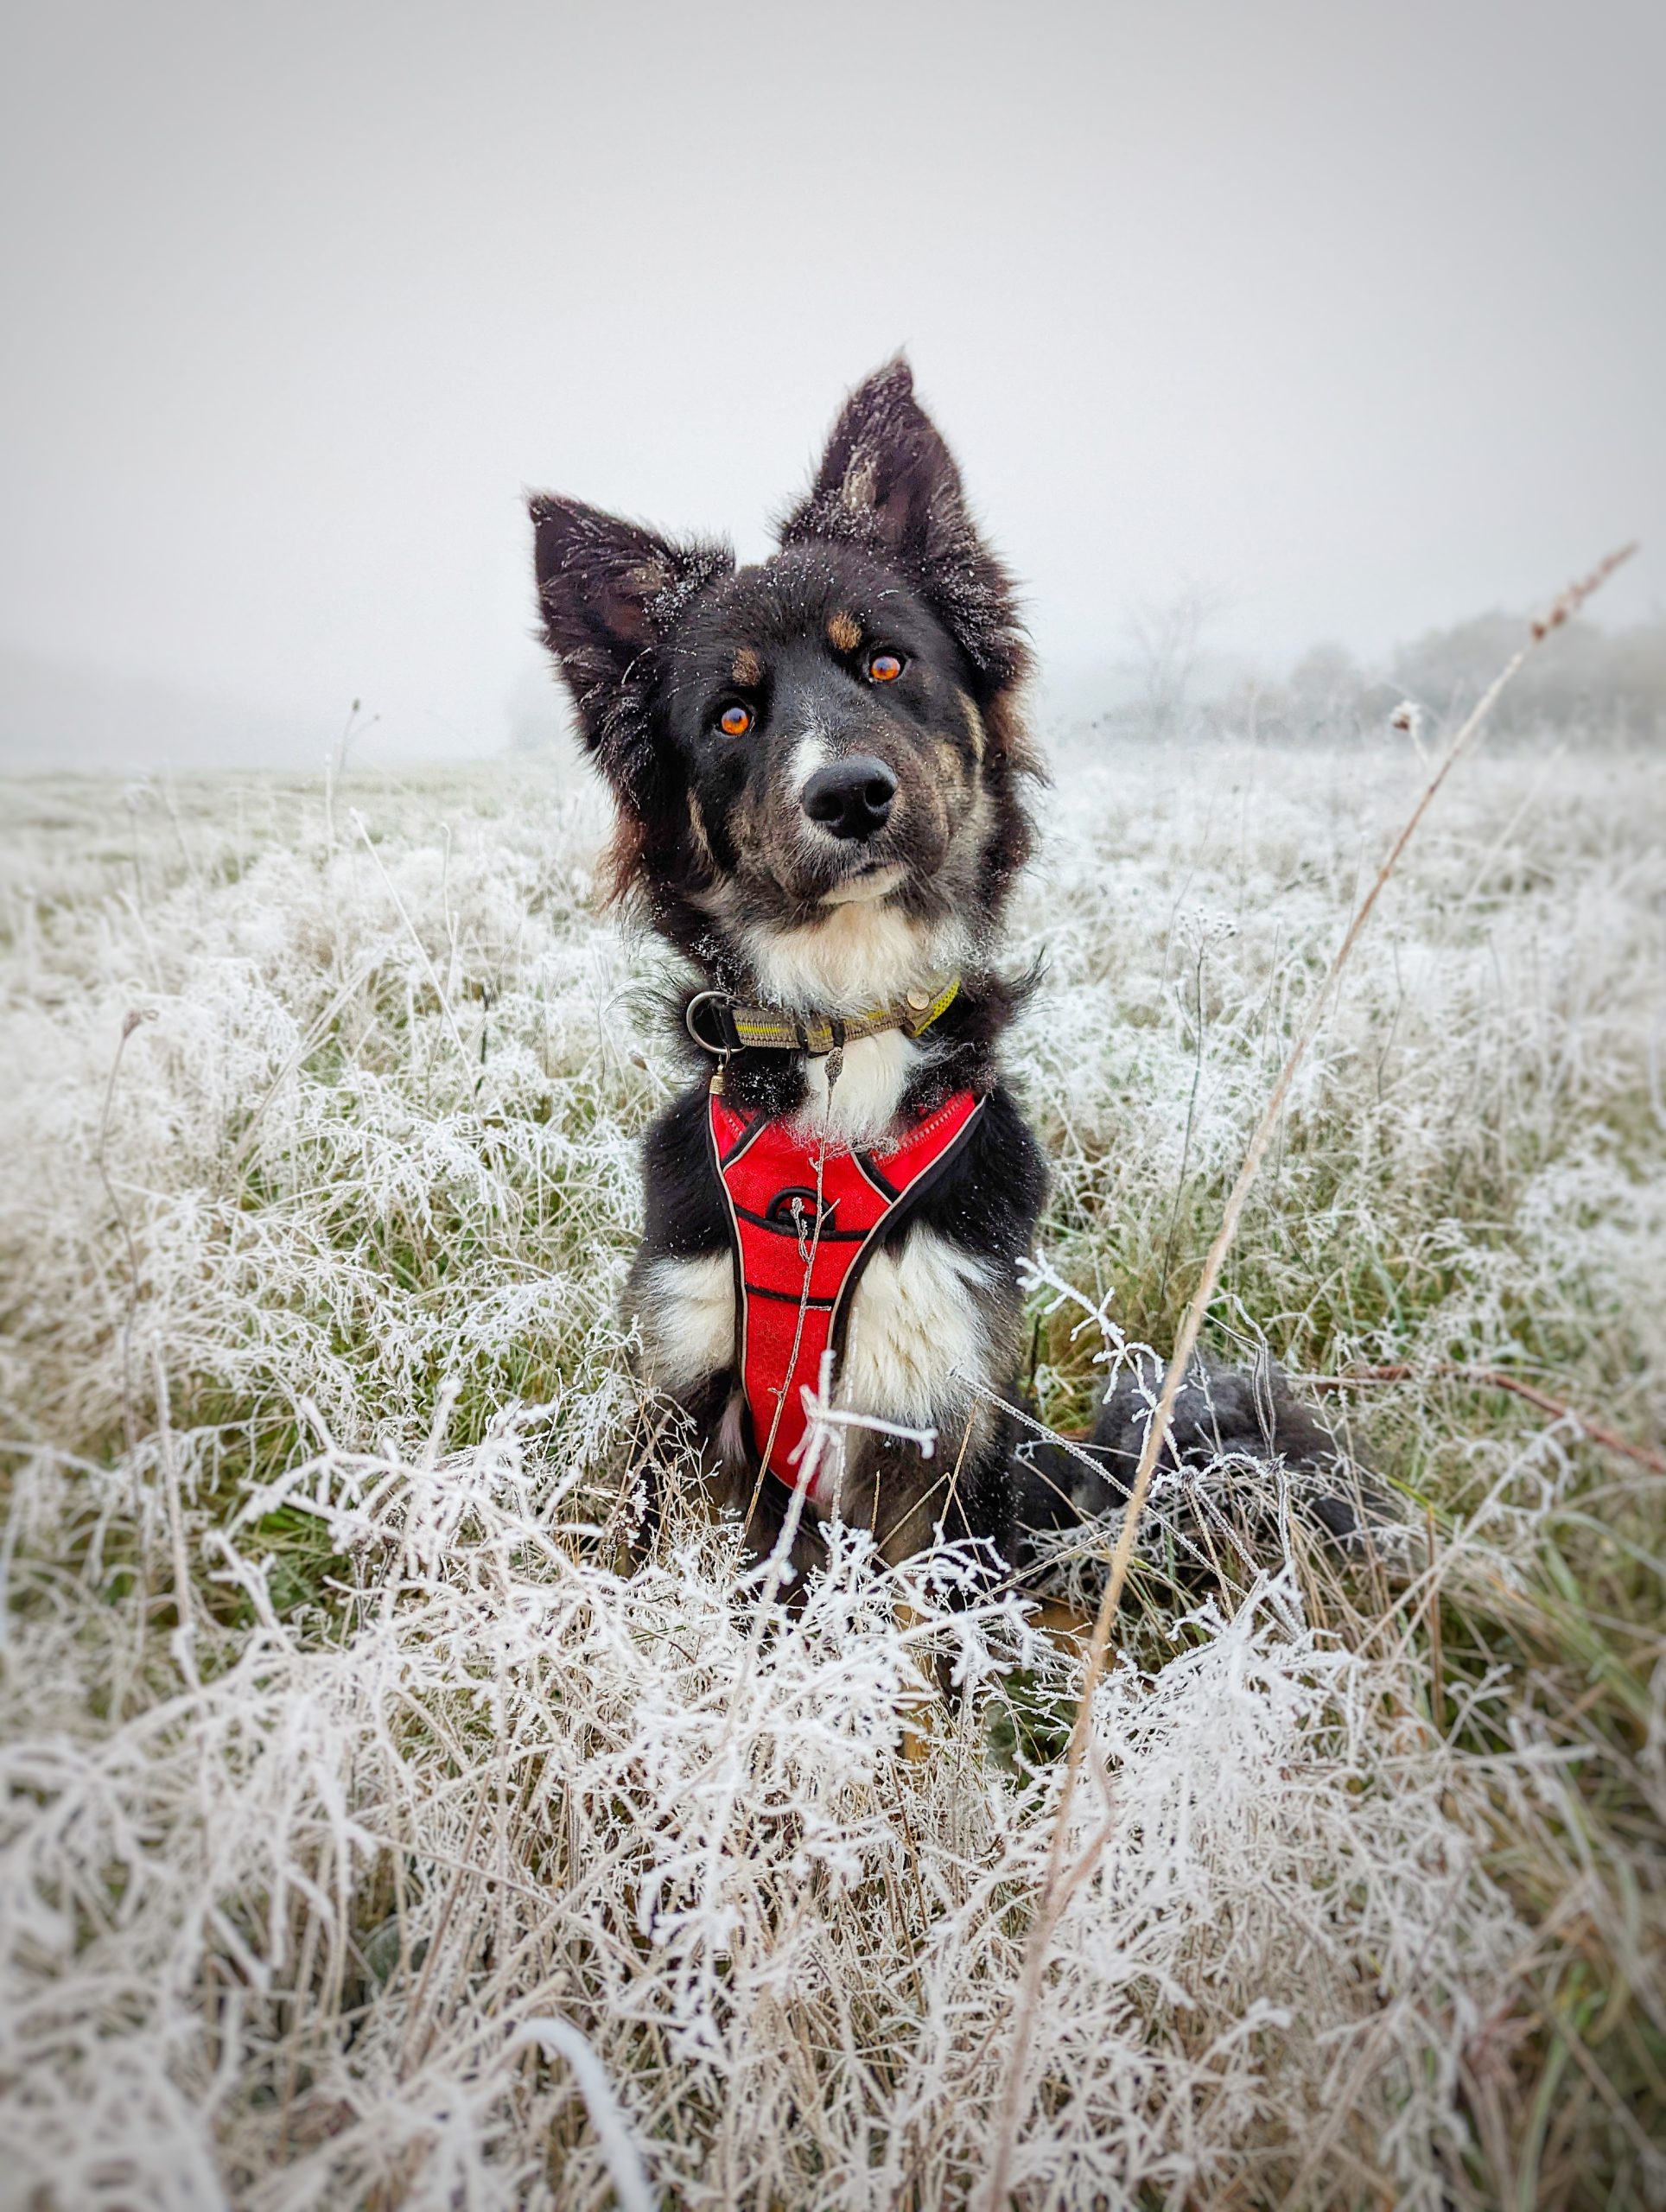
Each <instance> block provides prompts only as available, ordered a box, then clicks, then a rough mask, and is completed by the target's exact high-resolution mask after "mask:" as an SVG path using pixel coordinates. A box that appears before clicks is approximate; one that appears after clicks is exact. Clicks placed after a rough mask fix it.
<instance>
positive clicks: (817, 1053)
mask: <svg viewBox="0 0 1666 2212" xmlns="http://www.w3.org/2000/svg"><path fill="white" fill-rule="evenodd" d="M959 988H960V978H959V976H951V977H950V978H949V980H948V981H947V982H944V983H937V984H932V985H928V986H927V987H926V988H925V989H923V990H914V991H909V992H907V993H906V994H905V995H904V996H903V997H901V998H900V999H897V1000H894V1001H893V1002H892V1004H890V1005H889V1006H881V1007H873V1008H872V1009H870V1011H869V1012H868V1013H866V1014H789V1013H787V1012H786V1011H785V1009H784V1008H783V1007H776V1006H745V1005H742V1004H741V1001H739V1000H737V999H735V998H734V996H732V995H731V994H730V993H729V992H728V991H696V993H695V995H694V996H693V997H692V998H691V999H690V1001H689V1002H688V1004H687V1006H686V1007H684V1009H683V1020H684V1026H685V1027H686V1028H687V1030H688V1033H689V1034H690V1037H692V1038H693V1039H694V1041H695V1043H696V1045H698V1046H699V1047H700V1049H701V1051H702V1052H709V1053H710V1054H711V1055H712V1057H713V1058H714V1059H715V1060H718V1061H719V1062H722V1061H723V1060H726V1059H728V1056H729V1054H730V1053H731V1052H753V1051H754V1050H757V1051H762V1052H804V1053H806V1054H808V1056H809V1057H810V1058H812V1059H817V1058H822V1057H823V1056H824V1055H826V1054H827V1053H830V1052H838V1051H840V1050H842V1048H843V1046H846V1045H854V1044H855V1042H856V1040H857V1039H859V1038H862V1037H877V1036H879V1035H881V1033H882V1032H884V1031H885V1030H887V1029H900V1030H901V1031H902V1032H903V1033H904V1035H905V1036H908V1037H920V1036H923V1035H924V1034H925V1032H926V1030H928V1029H929V1028H930V1027H931V1026H932V1023H933V1022H934V1021H935V1020H937V1019H938V1016H939V1015H940V1014H945V1013H946V1012H947V1011H948V1009H949V1007H951V1005H952V1004H953V1003H954V1000H955V995H956V994H957V992H958V990H959Z"/></svg>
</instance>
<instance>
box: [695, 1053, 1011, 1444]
mask: <svg viewBox="0 0 1666 2212" xmlns="http://www.w3.org/2000/svg"><path fill="white" fill-rule="evenodd" d="M982 1110H983V1102H982V1099H981V1098H975V1097H974V1096H972V1094H971V1092H970V1090H957V1091H956V1093H955V1094H954V1096H953V1097H952V1098H951V1099H949V1100H948V1101H947V1103H945V1104H944V1105H942V1106H939V1107H938V1109H937V1111H936V1112H935V1113H934V1114H931V1115H928V1116H927V1117H926V1118H925V1120H924V1121H923V1122H919V1124H918V1126H917V1127H916V1128H913V1129H912V1130H911V1131H910V1132H909V1134H908V1135H906V1136H905V1137H903V1138H902V1139H901V1140H900V1141H899V1142H897V1143H895V1144H893V1145H888V1146H886V1147H881V1148H876V1149H874V1150H873V1151H870V1152H850V1151H847V1150H843V1149H841V1148H839V1147H836V1146H831V1145H830V1146H828V1147H825V1148H823V1145H822V1142H821V1141H820V1140H819V1139H817V1138H812V1137H809V1136H806V1135H804V1134H803V1133H802V1132H801V1131H799V1130H798V1129H797V1128H794V1126H793V1125H792V1122H788V1121H785V1120H780V1121H771V1120H770V1119H768V1118H767V1116H764V1115H761V1114H755V1115H747V1114H742V1113H738V1112H737V1111H736V1110H735V1109H734V1107H733V1106H731V1105H730V1104H729V1103H728V1101H727V1100H726V1099H724V1098H722V1097H720V1096H716V1095H715V1094H714V1096H712V1098H711V1101H710V1104H709V1116H710V1129H711V1151H712V1164H713V1166H714V1167H715V1169H716V1172H717V1179H718V1180H719V1182H720V1183H722V1186H723V1192H724V1195H725V1197H726V1198H727V1199H728V1217H729V1228H730V1231H731V1236H732V1240H733V1245H734V1279H735V1314H736V1327H737V1334H738V1338H739V1343H738V1346H737V1363H738V1365H739V1367H740V1370H741V1384H742V1387H743V1388H744V1389H745V1392H746V1401H747V1415H748V1417H749V1419H750V1421H751V1424H752V1440H753V1449H754V1452H757V1453H759V1454H760V1455H761V1454H762V1453H764V1452H768V1454H769V1461H768V1465H769V1468H770V1471H771V1472H772V1473H773V1474H776V1475H779V1477H780V1478H781V1480H782V1481H783V1482H785V1483H789V1484H792V1483H796V1482H797V1481H798V1474H797V1471H796V1470H795V1469H794V1467H793V1465H792V1454H793V1452H795V1451H796V1450H797V1449H798V1445H799V1443H800V1442H801V1441H802V1440H803V1437H804V1429H805V1427H806V1426H807V1423H806V1421H805V1415H804V1400H803V1397H802V1396H801V1395H800V1393H801V1392H802V1390H803V1389H804V1388H805V1386H806V1385H811V1386H813V1385H814V1383H816V1380H817V1376H818V1375H819V1372H820V1363H821V1356H822V1354H823V1351H827V1350H829V1349H831V1350H832V1351H833V1352H834V1354H835V1355H838V1354H839V1353H840V1352H842V1351H843V1349H844V1339H845V1335H846V1332H847V1331H848V1329H849V1324H850V1307H851V1303H852V1301H853V1300H854V1298H855V1290H856V1284H857V1282H858V1281H859V1280H860V1278H861V1275H862V1269H863V1268H864V1267H865V1266H866V1265H867V1264H868V1260H869V1259H870V1258H871V1256H872V1255H873V1254H874V1251H875V1250H876V1249H878V1245H879V1242H880V1239H881V1236H882V1235H883V1233H884V1231H885V1230H887V1229H888V1228H890V1227H892V1226H893V1225H894V1224H895V1223H896V1222H897V1220H898V1218H899V1217H900V1216H901V1215H902V1214H905V1213H906V1212H907V1211H908V1210H909V1209H910V1208H911V1207H912V1206H913V1205H917V1204H918V1203H919V1199H920V1198H921V1197H922V1196H923V1195H924V1193H925V1191H926V1190H927V1189H928V1188H929V1187H930V1185H932V1183H934V1182H935V1181H936V1180H937V1179H938V1176H939V1175H940V1174H941V1173H943V1170H944V1168H945V1167H946V1166H948V1164H949V1161H950V1160H951V1159H952V1158H953V1156H954V1154H956V1153H957V1151H958V1150H959V1149H960V1147H961V1146H962V1145H963V1143H964V1142H965V1141H966V1139H967V1137H968V1135H970V1131H971V1128H972V1124H973V1123H974V1122H976V1119H977V1117H978V1116H979V1115H980V1114H981V1113H982ZM818 1166H819V1168H820V1185H821V1200H820V1228H819V1233H818V1231H817V1167H818ZM795 1346H796V1352H795ZM772 1438H773V1441H772Z"/></svg>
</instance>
